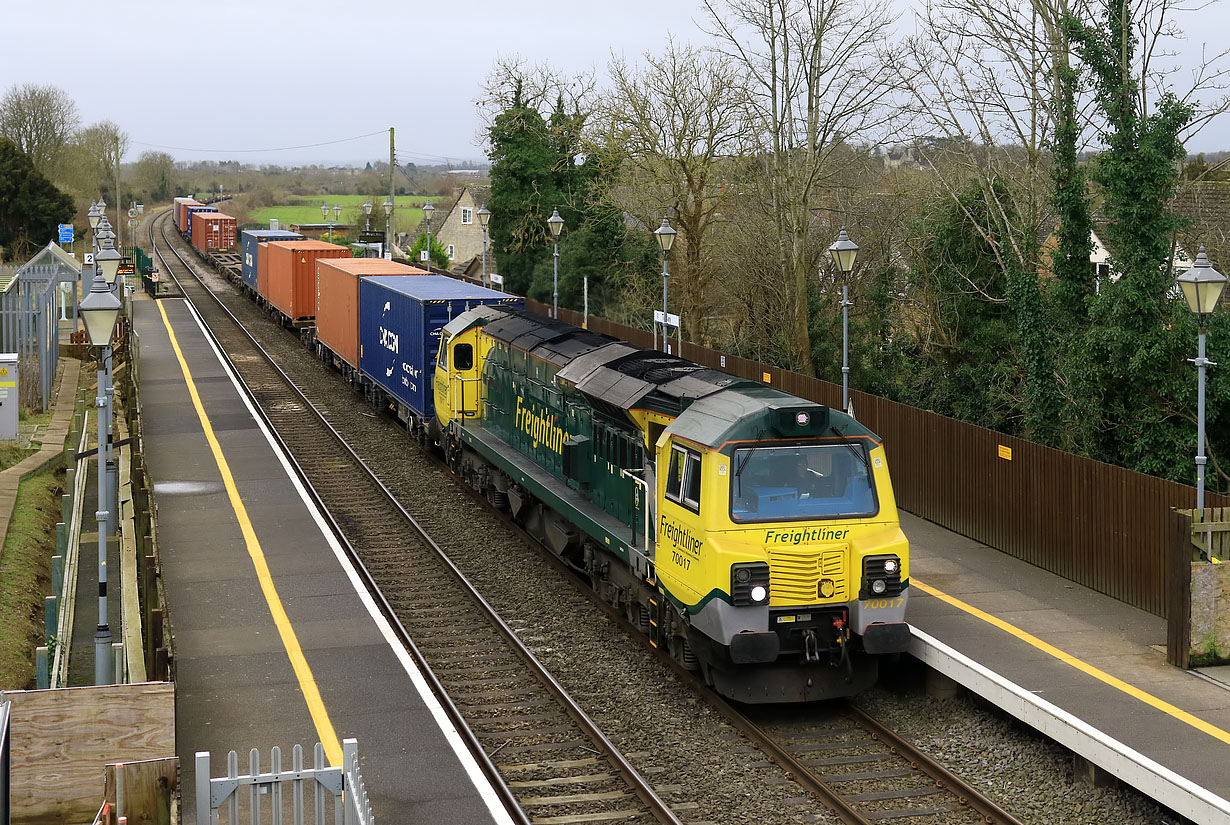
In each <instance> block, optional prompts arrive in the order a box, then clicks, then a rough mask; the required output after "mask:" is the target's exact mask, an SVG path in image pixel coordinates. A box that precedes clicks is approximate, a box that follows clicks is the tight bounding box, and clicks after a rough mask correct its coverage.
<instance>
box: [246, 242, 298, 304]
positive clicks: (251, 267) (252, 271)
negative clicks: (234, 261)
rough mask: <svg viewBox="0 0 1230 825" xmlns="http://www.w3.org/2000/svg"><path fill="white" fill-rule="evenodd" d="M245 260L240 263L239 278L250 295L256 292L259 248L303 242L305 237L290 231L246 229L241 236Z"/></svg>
mask: <svg viewBox="0 0 1230 825" xmlns="http://www.w3.org/2000/svg"><path fill="white" fill-rule="evenodd" d="M240 237H241V243H242V245H243V258H242V260H241V261H240V267H239V276H240V278H241V279H242V281H241V284H242V287H243V290H244V291H245V292H247V293H248V294H250V295H251V294H254V293H255V292H256V280H257V274H256V267H257V247H258V246H261V245H262V244H266V243H268V242H269V241H301V240H303V236H302V235H300V234H299V233H298V232H291V231H290V230H288V229H245V230H244V231H243V232H242V234H241V236H240Z"/></svg>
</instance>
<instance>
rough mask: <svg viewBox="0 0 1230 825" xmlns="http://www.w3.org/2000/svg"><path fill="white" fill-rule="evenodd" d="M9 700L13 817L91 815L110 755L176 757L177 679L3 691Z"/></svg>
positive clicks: (49, 819)
mask: <svg viewBox="0 0 1230 825" xmlns="http://www.w3.org/2000/svg"><path fill="white" fill-rule="evenodd" d="M3 699H8V700H11V701H12V703H13V705H12V709H13V716H12V755H13V766H12V783H13V784H12V787H13V799H12V804H13V822H14V823H15V825H16V823H22V825H42V823H47V825H51V823H57V825H58V823H63V822H88V821H90V818H91V817H93V816H94V814H95V812H96V811H97V810H98V805H99V800H101V799H102V796H103V774H104V765H106V763H108V762H117V761H128V760H134V761H136V760H142V759H156V758H162V757H173V756H175V686H174V685H173V684H169V683H165V682H147V683H145V684H138V685H104V686H99V687H81V688H61V689H59V690H28V691H21V690H18V691H4V692H2V693H0V700H3Z"/></svg>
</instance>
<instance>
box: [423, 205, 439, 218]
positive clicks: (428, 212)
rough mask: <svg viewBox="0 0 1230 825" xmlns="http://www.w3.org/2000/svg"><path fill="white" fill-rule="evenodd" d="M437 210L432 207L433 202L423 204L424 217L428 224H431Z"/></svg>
mask: <svg viewBox="0 0 1230 825" xmlns="http://www.w3.org/2000/svg"><path fill="white" fill-rule="evenodd" d="M435 211H436V208H435V207H434V206H432V205H431V201H427V203H425V204H423V215H424V216H425V217H426V218H427V222H428V223H431V213H432V212H435Z"/></svg>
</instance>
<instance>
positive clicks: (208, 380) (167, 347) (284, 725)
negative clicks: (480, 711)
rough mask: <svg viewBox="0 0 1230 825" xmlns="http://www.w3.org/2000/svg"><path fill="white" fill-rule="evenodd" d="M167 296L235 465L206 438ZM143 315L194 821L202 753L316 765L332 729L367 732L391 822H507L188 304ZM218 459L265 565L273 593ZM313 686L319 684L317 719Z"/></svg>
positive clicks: (378, 802) (145, 310)
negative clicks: (289, 633) (196, 767)
mask: <svg viewBox="0 0 1230 825" xmlns="http://www.w3.org/2000/svg"><path fill="white" fill-rule="evenodd" d="M159 303H161V306H162V308H163V310H165V312H166V316H167V319H169V321H170V324H171V326H172V328H173V330H174V333H175V337H176V339H177V341H178V345H179V347H180V350H181V351H182V353H183V357H184V360H185V361H186V363H187V365H188V368H189V372H190V374H191V376H192V379H193V383H194V384H195V387H196V390H197V393H198V394H199V397H200V401H201V405H202V407H203V408H204V410H205V413H206V417H207V418H208V420H209V422H210V423H211V426H212V429H213V432H214V435H215V438H216V442H217V445H218V447H219V448H220V451H221V453H222V457H223V459H224V462H220V461H219V459H218V456H217V455H216V452H215V450H214V449H213V447H212V446H211V444H210V443H209V442H208V440H207V438H206V434H205V429H204V425H203V423H202V421H201V419H200V416H199V414H198V411H197V409H196V408H195V406H194V403H193V400H192V398H191V396H190V393H189V389H188V381H187V380H186V378H185V375H184V371H183V369H182V367H181V364H180V362H179V358H178V356H177V354H176V352H175V351H174V349H173V347H172V346H171V341H170V335H169V334H168V331H167V328H166V324H165V323H164V320H163V317H162V315H161V313H160V312H159V309H158V305H159ZM134 315H135V319H136V321H135V323H136V330H137V332H138V334H139V336H140V357H141V399H142V404H143V409H142V421H143V426H144V435H145V452H146V461H147V464H148V467H149V474H150V477H151V478H152V480H153V482H154V490H155V497H156V501H157V505H158V530H159V535H158V539H159V547H160V553H161V557H162V574H163V579H164V581H165V584H166V591H167V600H168V608H169V610H168V612H169V617H170V620H171V624H172V631H173V633H174V639H175V660H176V665H177V670H176V677H177V678H176V688H177V730H176V735H177V750H178V753H179V757H180V762H181V776H182V778H183V781H184V783H185V787H183V789H182V791H183V796H182V798H183V800H184V814H185V816H186V817H187V819H188V821H190V822H191V821H195V811H194V809H193V800H194V796H193V793H194V788H193V767H192V766H193V762H194V754H195V753H196V752H198V751H209V752H210V753H211V759H212V769H211V774H212V775H213V776H224V775H225V772H226V771H225V768H226V754H227V752H228V751H230V750H235V751H237V752H238V753H239V754H240V766H241V768H246V766H247V761H248V751H249V750H250V749H252V748H257V749H258V750H259V751H260V753H261V755H262V757H261V758H262V760H263V761H264V764H265V765H267V764H268V762H267V760H268V758H269V750H270V748H271V747H272V746H274V745H277V746H279V747H280V748H281V749H282V753H283V766H284V767H289V763H290V748H291V747H292V746H293V745H295V744H297V743H301V744H303V745H304V747H305V750H306V751H307V752H308V765H309V766H310V764H311V763H310V758H311V757H310V753H311V747H312V745H314V743H316V742H317V741H325V742H326V747H328V741H327V740H328V739H329V738H330V736H334V737H335V739H336V741H340V740H342V739H347V738H355V739H357V740H358V747H359V754H360V758H361V760H362V770H363V776H364V779H365V780H366V784H367V788H368V792H369V794H370V796H371V798H372V801H373V808H374V811H375V813H376V815H377V818H378V819H379V820H381V821H385V822H431V823H442V824H443V825H449V824H450V823H489V822H503V821H507V814H505V813H504V812H503V811H501V810H498V803H497V802H495V801H494V800H495V797H494V794H493V792H492V791H491V789H490V788H489V787H486V788H483V786H482V785H481V782H482V777H481V775H480V774H478V773H477V768H476V767H475V766H474V765H473V760H472V759H471V758H470V757H469V755H468V754H463V755H459V754H458V753H457V750H456V749H455V747H454V743H455V742H456V741H457V739H456V733H455V731H452V730H451V728H449V727H447V722H445V723H444V724H445V728H443V729H442V727H441V724H440V722H441V721H442V720H441V717H440V711H439V710H438V705H434V699H424V697H423V695H422V694H421V692H420V689H419V687H416V684H415V681H414V679H413V677H412V675H411V672H410V671H411V670H412V668H413V666H412V664H411V665H410V667H407V658H406V655H405V653H404V651H402V652H401V653H400V654H399V653H398V652H396V651H395V649H394V647H393V646H392V645H391V644H390V642H389V640H388V639H387V638H386V635H385V630H384V629H383V628H382V627H381V624H380V622H382V621H383V620H382V619H381V620H378V619H377V618H376V617H374V616H373V615H372V614H371V612H370V610H369V607H370V600H369V603H368V604H365V603H364V600H363V598H362V597H360V595H359V593H358V592H357V590H356V586H355V583H354V581H353V580H352V578H351V576H350V575H348V573H347V572H346V569H345V568H344V566H343V562H342V561H341V560H340V559H339V558H338V555H337V551H336V548H335V546H334V545H331V544H330V541H329V540H328V539H327V538H326V536H325V533H324V531H323V529H322V526H321V524H320V523H319V522H318V520H317V518H316V517H315V514H314V512H313V510H312V509H311V508H310V507H309V505H308V504H307V503H306V502H305V501H304V499H303V497H302V496H301V495H300V492H299V491H298V490H297V489H296V485H295V484H294V483H293V482H292V480H291V477H290V475H289V473H288V470H287V468H286V467H285V466H284V465H283V463H282V462H281V461H280V460H279V458H278V456H277V454H276V453H275V451H274V449H273V447H272V445H271V444H270V442H269V440H268V439H267V438H266V436H265V434H264V433H263V432H262V430H261V429H260V427H258V424H257V421H256V419H255V418H254V417H253V415H252V414H251V413H250V411H249V410H248V409H247V407H246V406H245V405H244V403H243V401H242V399H241V397H240V395H239V393H238V390H237V389H236V387H235V386H234V385H233V383H232V382H231V380H230V379H229V377H228V376H227V374H226V372H225V370H224V368H223V366H222V363H221V362H220V361H219V359H218V358H217V356H216V355H215V353H214V352H213V350H212V349H211V348H210V346H209V344H208V342H207V339H206V338H205V336H204V334H203V333H202V331H201V330H200V328H199V327H198V325H197V323H196V322H195V320H194V319H193V318H192V316H191V314H190V313H189V310H188V307H187V305H186V304H185V303H184V302H183V301H182V300H178V299H166V300H163V301H161V302H155V301H152V300H138V301H136V302H135V303H134ZM222 463H224V464H225V466H228V467H229V471H230V473H231V474H232V476H233V479H234V485H235V489H236V491H237V492H238V494H239V496H241V497H242V511H246V517H247V519H248V521H249V522H250V525H251V531H252V535H253V536H254V538H255V541H256V542H257V543H258V544H259V552H260V553H261V554H262V555H263V558H264V561H265V563H266V564H267V567H268V572H269V576H268V581H266V582H265V585H264V587H262V583H261V581H259V580H258V574H257V561H255V560H254V556H253V554H252V542H251V540H250V539H249V540H245V536H244V534H243V531H242V529H241V526H240V523H241V517H240V515H239V514H238V512H241V511H237V509H236V508H235V506H234V504H233V502H232V501H231V498H230V496H229V495H228V492H227V489H226V487H225V484H224V479H223V475H222V470H221V469H220V467H221V466H222ZM271 591H275V592H276V596H275V597H273V600H271V598H270V595H269V594H270V592H271ZM278 603H280V605H281V607H282V608H283V609H284V611H285V616H286V620H287V623H288V624H289V626H290V628H292V629H293V636H294V640H296V641H297V644H298V646H299V647H300V648H301V650H302V656H303V661H304V663H305V664H306V667H307V668H309V669H310V679H308V680H305V679H304V677H303V671H302V670H300V671H299V673H298V674H297V673H296V669H295V668H294V667H293V666H292V655H293V652H292V653H288V644H287V640H286V638H287V637H286V631H285V628H284V627H283V628H282V629H281V630H280V629H279V627H278V626H277V625H275V621H274V614H275V612H276V611H275V608H276V605H277V604H278ZM384 627H386V628H387V625H384ZM291 647H292V648H293V645H291ZM305 681H310V682H314V684H315V686H316V689H317V690H318V692H319V702H318V706H317V708H316V713H315V715H313V713H312V712H311V711H310V709H309V702H310V701H311V695H310V694H311V692H312V691H311V685H310V684H305ZM322 713H323V717H322ZM322 718H326V721H325V722H324V723H323V724H322V721H321V720H322ZM329 726H331V728H332V732H330V731H329V730H328V728H329ZM467 759H469V763H468V764H467Z"/></svg>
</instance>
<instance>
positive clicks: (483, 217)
mask: <svg viewBox="0 0 1230 825" xmlns="http://www.w3.org/2000/svg"><path fill="white" fill-rule="evenodd" d="M478 223H479V225H480V226H481V227H483V228H484V229H486V228H487V224H489V223H491V210H490V209H488V208H487V204H485V203H484V204H483V205H482V206H480V207H479V208H478Z"/></svg>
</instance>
